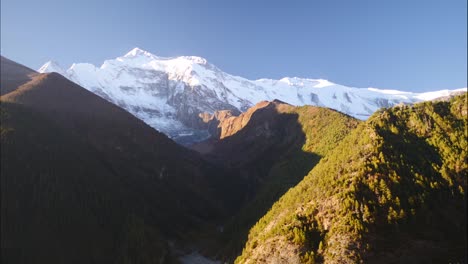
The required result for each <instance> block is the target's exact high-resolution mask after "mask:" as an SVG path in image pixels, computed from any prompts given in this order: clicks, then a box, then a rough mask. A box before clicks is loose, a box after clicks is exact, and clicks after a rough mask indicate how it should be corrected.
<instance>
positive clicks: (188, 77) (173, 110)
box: [41, 48, 465, 141]
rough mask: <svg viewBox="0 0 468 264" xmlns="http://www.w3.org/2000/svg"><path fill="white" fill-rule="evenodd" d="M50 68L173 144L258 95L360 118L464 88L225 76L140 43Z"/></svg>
mask: <svg viewBox="0 0 468 264" xmlns="http://www.w3.org/2000/svg"><path fill="white" fill-rule="evenodd" d="M51 65H52V66H50V67H47V65H45V67H43V68H41V72H49V71H57V72H62V73H63V75H64V76H65V77H67V78H68V79H70V80H71V81H74V82H76V83H78V84H80V85H81V86H83V87H85V88H86V89H88V90H90V91H92V92H94V93H96V94H98V95H99V96H101V97H103V98H105V99H107V100H109V101H111V102H113V103H114V104H117V105H119V106H120V107H122V108H124V109H126V110H127V111H129V112H130V113H132V114H134V115H135V116H137V117H138V118H140V119H142V120H143V121H145V122H146V123H147V124H149V125H150V126H152V127H154V128H156V129H158V130H160V131H162V132H163V133H165V134H167V135H169V136H170V137H171V138H173V139H175V140H176V141H180V140H179V139H180V138H183V136H180V135H184V134H190V133H192V134H194V133H195V134H197V136H196V137H198V139H197V140H196V141H199V140H200V139H204V138H206V137H208V136H209V134H208V133H206V131H207V127H206V126H204V124H203V122H200V115H203V114H205V113H208V114H213V113H214V112H215V111H219V110H231V111H236V112H244V111H246V110H247V109H248V108H250V107H252V106H254V105H255V104H256V103H258V102H260V101H264V100H267V101H273V100H274V99H279V100H282V101H284V102H286V103H289V104H292V105H296V106H301V105H315V106H323V107H328V108H332V109H335V110H338V111H340V112H343V113H345V114H348V115H351V116H354V117H357V118H359V119H366V118H367V117H369V116H370V115H371V114H372V113H373V112H375V111H376V110H377V109H379V108H381V107H390V106H394V105H397V104H400V103H405V104H411V103H414V102H419V101H424V100H431V99H434V98H436V97H440V96H447V95H450V94H451V93H453V92H457V91H462V90H465V89H464V88H462V89H456V90H441V91H436V92H427V93H412V92H403V91H396V90H381V89H376V88H354V87H347V86H343V85H339V84H335V83H332V82H330V81H327V80H323V79H308V78H297V77H292V78H291V77H284V78H282V79H280V80H273V79H258V80H248V79H245V78H242V77H239V76H234V75H230V74H228V73H225V72H223V71H222V70H221V69H219V68H218V67H216V66H215V65H213V64H211V63H209V62H208V61H207V60H206V59H204V58H201V57H196V56H180V57H159V56H156V55H154V54H152V53H150V52H148V51H144V50H142V49H139V48H135V49H133V50H131V51H129V52H128V53H126V54H125V55H124V56H121V57H117V58H116V59H113V60H106V61H104V63H103V64H102V65H101V66H100V67H96V66H94V65H92V64H88V63H78V64H73V65H72V66H71V67H70V68H69V69H67V70H64V69H57V67H56V66H53V64H51Z"/></svg>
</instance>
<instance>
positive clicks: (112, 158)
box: [0, 49, 468, 264]
mask: <svg viewBox="0 0 468 264" xmlns="http://www.w3.org/2000/svg"><path fill="white" fill-rule="evenodd" d="M145 61H146V64H145V63H144V62H145ZM186 62H187V63H188V62H190V63H192V64H190V63H188V64H187V65H189V64H190V65H189V66H187V68H185V71H183V70H182V71H181V72H179V70H181V69H182V68H183V66H181V65H185V64H184V63H186ZM132 63H134V64H132ZM171 63H172V64H171ZM105 65H107V66H105ZM132 65H133V66H132ZM200 65H202V66H203V65H204V66H203V67H202V66H200ZM158 67H159V68H158ZM46 68H50V69H52V68H54V69H55V70H54V71H53V72H52V73H38V72H36V71H34V70H32V69H29V68H27V67H25V66H23V65H20V64H18V63H15V62H13V61H11V60H9V59H6V58H4V57H1V68H0V70H1V80H0V85H1V86H0V91H1V93H0V94H1V96H0V121H1V122H0V143H1V145H0V146H1V149H0V150H1V155H0V158H1V160H0V162H1V163H0V165H1V166H0V183H1V185H0V188H1V192H0V195H1V197H0V198H1V199H0V204H1V208H0V209H1V211H0V220H1V221H0V228H1V230H0V231H1V232H0V238H1V241H0V242H1V243H0V246H1V261H2V263H7V264H8V263H15V264H16V263H128V264H130V263H141V264H147V263H148V264H149V263H170V264H173V263H183V264H194V263H196V264H200V263H202V264H208V263H209V264H211V263H221V262H225V263H241V264H244V263H245V264H247V263H286V264H287V263H291V264H293V263H309V264H310V263H401V262H403V263H466V261H467V255H466V252H467V251H466V249H467V237H466V223H467V217H466V212H467V207H466V189H467V175H468V158H467V157H468V153H467V150H468V143H467V122H468V121H467V115H468V106H467V102H468V101H467V93H466V91H464V90H461V89H460V90H455V91H443V92H435V93H426V94H413V93H403V92H396V91H382V90H376V89H370V90H369V89H358V88H348V87H344V86H340V85H335V84H330V83H329V82H326V81H323V80H308V82H310V83H308V84H307V85H306V84H304V86H300V85H298V84H296V85H290V84H284V83H283V82H282V81H281V80H280V81H271V80H270V81H271V83H273V82H276V84H272V85H271V86H261V85H259V88H258V89H259V90H256V88H255V87H253V88H252V90H251V89H250V88H248V89H247V88H246V87H249V86H248V84H245V86H243V88H242V87H241V88H239V87H238V86H235V85H234V86H229V85H228V84H229V81H228V80H231V81H232V82H235V81H234V79H236V80H237V81H238V80H245V79H242V78H240V77H233V76H230V75H227V74H224V73H222V72H221V71H219V70H218V69H217V68H215V67H214V66H212V65H209V64H208V63H206V61H205V60H203V59H201V58H198V57H179V58H173V59H169V58H158V57H156V56H154V55H152V54H150V53H147V52H144V51H142V50H139V49H135V50H133V51H131V52H130V53H129V54H127V55H125V56H124V57H121V58H118V59H116V60H113V61H107V62H105V63H104V65H103V67H101V68H96V67H94V66H92V65H86V64H76V65H74V66H72V67H71V69H69V70H66V71H63V70H61V69H60V68H59V67H58V66H57V65H54V64H52V63H49V64H48V65H47V66H46ZM156 69H159V70H156ZM43 70H44V71H47V70H46V69H43ZM57 71H59V73H57ZM77 72H80V74H76V73H77ZM85 72H87V75H86V74H85ZM207 72H212V73H213V72H218V73H219V74H220V75H219V76H214V77H213V76H212V77H206V75H204V76H205V77H206V78H201V77H200V75H202V73H204V74H208V73H207ZM112 74H115V75H112ZM171 74H172V75H171ZM223 74H224V75H223ZM62 75H63V76H62ZM77 76H81V77H77ZM83 76H85V77H86V76H87V77H86V78H85V77H83ZM96 76H97V77H96ZM158 76H159V77H158ZM189 77H190V78H189ZM73 78H76V79H75V80H73ZM78 78H82V79H81V81H79V80H78ZM96 78H97V79H96ZM184 78H189V79H184ZM70 79H72V80H73V81H70ZM125 80H126V83H125ZM216 80H218V84H219V85H218V86H213V84H214V82H215V81H216ZM296 80H298V79H296ZM107 81H108V82H107ZM208 81H209V82H211V83H210V86H208V84H205V82H208ZM237 81H236V82H237ZM245 81H246V83H250V84H252V83H262V82H263V83H268V82H270V81H268V82H267V81H266V80H258V81H248V80H245ZM304 81H305V80H304ZM313 81H315V85H318V86H321V87H312V86H311V85H312V84H311V83H312V82H313ZM80 82H85V83H83V85H87V84H92V85H94V86H93V87H94V88H90V87H89V86H88V87H82V86H81V85H80V84H79V83H80ZM163 83H165V86H164V85H161V84H163ZM320 83H321V84H320ZM98 85H99V86H98ZM125 85H127V86H125ZM219 87H224V88H222V89H221V90H222V91H224V92H225V95H226V96H225V99H223V98H221V97H218V92H221V90H216V89H218V88H219ZM234 87H238V88H237V89H238V90H239V91H240V90H242V91H244V92H246V93H247V94H250V91H252V94H254V95H255V94H256V93H258V94H261V93H264V94H267V93H271V94H273V95H274V93H273V91H275V92H276V93H283V94H284V95H285V96H289V97H290V99H292V98H297V97H298V95H299V94H302V95H305V94H308V93H309V92H310V91H315V92H313V93H314V94H315V95H317V98H319V96H322V97H321V98H322V99H320V102H322V103H323V102H326V100H325V99H323V98H327V97H325V95H327V94H328V93H332V92H333V93H334V95H335V96H336V100H337V101H338V100H344V101H343V102H345V103H346V102H348V100H347V99H346V97H349V98H348V99H349V100H350V101H351V102H348V105H349V106H350V108H349V109H353V110H356V109H359V107H363V105H364V104H360V103H359V102H361V103H362V102H366V103H369V105H374V107H375V108H378V107H380V106H377V105H375V104H376V102H386V103H388V106H391V105H393V104H396V103H397V102H398V105H396V106H392V107H388V108H381V109H379V110H377V111H375V112H373V113H372V114H371V116H370V117H368V118H363V117H365V115H358V117H359V118H356V114H355V113H354V114H353V115H354V116H351V115H349V112H348V114H347V113H345V112H346V111H344V109H338V110H336V109H332V108H327V107H323V106H316V105H315V106H314V105H307V104H305V103H304V104H305V105H302V104H297V105H296V103H297V101H296V102H291V101H289V102H288V100H287V99H288V98H283V99H285V100H279V99H271V98H268V99H271V100H261V98H260V96H259V97H258V98H256V97H255V98H254V97H251V98H250V99H252V100H254V99H255V103H254V102H251V101H250V99H249V97H248V96H249V95H245V94H244V95H242V98H241V97H240V93H236V94H234V92H233V91H232V90H234V89H235V88H234ZM262 87H263V88H262ZM275 87H276V88H275ZM300 87H302V88H300ZM280 88H284V89H280ZM262 89H263V90H262ZM275 89H278V90H277V91H276V90H275ZM340 89H341V90H340ZM262 91H263V92H262ZM291 91H293V92H291ZM298 91H300V92H298ZM319 91H322V93H320V92H319ZM339 91H341V92H339ZM252 94H251V95H252ZM345 94H346V95H345ZM376 94H380V95H381V97H374V99H371V97H366V95H376ZM309 95H310V94H309ZM233 96H236V97H235V98H234V97H233ZM441 96H442V97H441ZM403 97H405V99H404V100H407V101H404V103H403V104H400V103H399V102H400V100H396V99H395V101H392V100H393V99H391V98H400V99H402V98H403ZM233 98H234V99H233ZM245 98H247V99H248V100H247V99H245ZM253 98H254V99H253ZM303 98H305V97H303ZM310 98H311V96H309V99H310ZM339 98H341V99H339ZM343 98H344V99H343ZM365 98H368V100H367V99H365ZM379 98H380V99H382V98H383V99H382V100H387V101H379V100H380V99H379ZM432 98H437V99H436V100H429V101H426V102H419V103H415V101H418V100H422V99H424V100H426V99H432ZM140 99H141V105H140V104H139V102H140V101H139V100H140ZM257 99H258V100H260V101H258V102H257ZM295 100H296V99H295ZM330 100H335V99H333V94H331V99H330ZM308 102H310V101H308ZM372 102H373V103H372ZM244 103H245V104H244ZM298 105H302V106H298ZM354 105H356V107H355V108H352V107H351V106H354ZM382 106H383V105H382ZM138 107H140V108H138ZM167 109H169V110H170V111H173V112H170V111H169V110H168V111H169V112H167V111H166V110H167ZM349 109H348V110H349ZM363 109H364V108H363ZM371 110H372V109H371ZM151 111H152V112H151ZM165 111H166V112H165ZM359 111H360V110H359ZM359 111H358V112H359ZM150 113H151V115H150ZM171 113H172V114H171ZM166 114H167V115H166ZM363 119H366V120H363ZM151 120H152V121H154V122H153V123H151V122H150V121H151ZM161 124H163V125H167V126H161V127H158V126H159V125H161ZM150 125H151V126H150ZM155 128H156V129H155ZM161 128H163V129H161ZM166 128H167V129H168V130H164V129H166ZM158 130H161V131H162V132H165V133H167V134H169V135H175V136H172V137H173V139H177V140H178V143H183V144H182V145H181V144H178V143H176V142H175V141H174V140H173V139H171V138H170V137H168V136H167V135H165V134H164V133H161V132H159V131H158ZM171 133H176V134H171ZM184 133H185V134H189V133H193V135H196V136H197V137H195V136H192V137H191V138H190V136H187V137H189V139H190V140H187V139H188V138H187V137H186V138H183V136H179V135H180V134H184ZM208 137H209V138H208ZM202 138H205V139H204V140H202V141H200V142H196V143H194V144H191V145H190V146H183V145H184V144H185V143H188V142H191V143H193V142H194V141H197V140H200V139H202ZM202 255H204V256H207V257H209V258H210V259H208V258H205V257H203V256H202Z"/></svg>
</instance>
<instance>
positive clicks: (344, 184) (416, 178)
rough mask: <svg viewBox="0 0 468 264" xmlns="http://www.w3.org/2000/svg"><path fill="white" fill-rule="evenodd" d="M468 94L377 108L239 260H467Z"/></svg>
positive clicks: (259, 227)
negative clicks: (439, 100) (382, 108)
mask: <svg viewBox="0 0 468 264" xmlns="http://www.w3.org/2000/svg"><path fill="white" fill-rule="evenodd" d="M467 147H468V143H467V95H466V93H465V94H464V95H461V96H457V97H454V98H452V99H451V100H450V101H449V102H442V101H441V102H426V103H420V104H416V105H415V106H414V107H408V106H401V107H394V108H391V109H387V110H383V111H379V112H377V113H375V114H374V115H373V116H372V117H371V118H370V119H369V120H368V121H367V122H365V123H362V124H360V125H359V126H358V128H356V129H355V130H353V131H352V132H351V134H350V135H349V136H347V137H346V138H345V139H344V140H343V141H341V143H340V144H339V145H338V146H337V147H336V148H335V149H334V150H332V151H331V153H329V154H328V155H327V156H326V157H324V158H323V159H322V160H321V161H320V162H319V164H318V165H317V166H315V167H314V169H313V170H312V171H311V172H310V173H309V174H308V176H306V177H305V178H304V180H302V181H301V182H300V183H299V184H298V185H297V186H296V187H294V188H293V189H291V190H289V191H288V192H287V193H286V194H285V195H284V196H283V197H281V199H280V200H279V201H278V202H276V203H275V205H274V206H273V207H272V208H271V210H270V211H269V212H268V213H267V214H266V215H265V216H264V217H263V218H262V219H260V220H259V221H258V222H257V224H256V225H255V226H254V227H253V228H252V229H251V231H250V234H249V240H248V242H247V244H246V245H245V248H244V250H243V253H242V255H241V256H239V257H238V258H237V260H236V263H315V262H324V263H442V262H443V263H446V262H451V263H464V262H466V261H467V259H466V248H467V241H466V224H467V222H466V210H467V207H466V194H465V193H466V188H467V175H468V174H467V173H468V161H467V157H468V153H467V149H468V148H467Z"/></svg>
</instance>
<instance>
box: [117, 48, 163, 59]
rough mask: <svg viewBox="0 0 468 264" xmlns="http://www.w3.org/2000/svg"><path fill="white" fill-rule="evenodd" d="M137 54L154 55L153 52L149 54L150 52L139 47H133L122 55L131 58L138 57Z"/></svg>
mask: <svg viewBox="0 0 468 264" xmlns="http://www.w3.org/2000/svg"><path fill="white" fill-rule="evenodd" d="M138 56H148V57H156V56H155V55H154V54H151V53H150V52H148V51H146V50H142V49H140V48H133V49H132V50H131V51H129V52H127V54H125V55H124V57H126V58H132V57H138Z"/></svg>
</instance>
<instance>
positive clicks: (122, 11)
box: [1, 0, 467, 91]
mask: <svg viewBox="0 0 468 264" xmlns="http://www.w3.org/2000/svg"><path fill="white" fill-rule="evenodd" d="M466 2H467V1H466V0H440V1H431V0H420V1H419V0H386V1H383V0H382V1H380V0H367V1H365V0H354V1H350V0H341V1H338V0H309V1H307V0H303V1H294V0H288V1H279V0H278V1H276V0H274V1H273V0H271V1H267V0H265V1H264V0H236V1H234V0H232V1H220V0H213V1H208V0H152V1H151V0H147V1H145V0H132V1H119V0H114V1H99V0H73V1H67V0H36V1H34V0H30V1H25V0H1V53H2V55H4V56H6V57H9V58H11V59H13V60H16V61H18V62H20V63H23V64H25V65H27V66H29V67H32V68H35V69H37V68H38V67H40V66H41V65H42V64H43V63H44V62H46V61H47V60H50V59H53V60H55V61H58V62H59V63H60V64H61V65H62V66H64V67H68V66H69V65H70V64H71V63H73V62H91V63H93V64H96V65H101V63H102V62H103V61H104V60H105V59H110V58H115V57H118V56H120V55H123V54H125V53H126V52H127V51H129V50H130V49H132V48H133V47H140V48H142V49H145V50H148V51H150V52H152V53H154V54H156V55H159V56H176V55H197V56H201V57H204V58H206V59H207V60H208V61H210V62H211V63H213V64H215V65H217V66H218V67H219V68H221V69H222V70H224V71H226V72H228V73H231V74H235V75H240V76H243V77H247V78H249V79H258V78H282V77H285V76H290V77H293V76H298V77H309V78H324V79H328V80H330V81H333V82H336V83H340V84H344V85H350V86H355V87H379V88H392V89H401V90H410V91H429V90H436V89H445V88H460V87H465V86H466V83H467V74H466V71H467V3H466Z"/></svg>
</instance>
